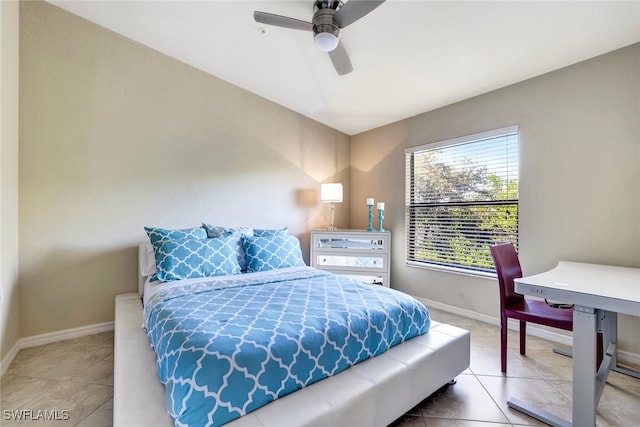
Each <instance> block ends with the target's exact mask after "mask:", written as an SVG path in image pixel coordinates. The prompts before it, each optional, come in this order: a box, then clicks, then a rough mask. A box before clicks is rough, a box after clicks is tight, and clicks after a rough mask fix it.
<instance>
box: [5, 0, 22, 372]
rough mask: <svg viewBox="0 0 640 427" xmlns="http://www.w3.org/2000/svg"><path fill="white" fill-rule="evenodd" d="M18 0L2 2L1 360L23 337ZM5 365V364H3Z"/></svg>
mask: <svg viewBox="0 0 640 427" xmlns="http://www.w3.org/2000/svg"><path fill="white" fill-rule="evenodd" d="M18 28H19V15H18V2H6V1H2V2H0V43H1V45H0V93H2V104H0V132H1V135H0V194H1V197H0V242H2V243H1V247H0V294H1V298H2V300H1V301H0V360H5V357H6V356H7V354H8V353H9V352H10V351H11V349H12V347H13V346H14V344H15V343H16V342H17V340H18V338H19V337H20V331H19V318H18V316H19V314H18V313H19V302H20V301H19V292H18V47H19V41H18ZM3 368H4V364H3Z"/></svg>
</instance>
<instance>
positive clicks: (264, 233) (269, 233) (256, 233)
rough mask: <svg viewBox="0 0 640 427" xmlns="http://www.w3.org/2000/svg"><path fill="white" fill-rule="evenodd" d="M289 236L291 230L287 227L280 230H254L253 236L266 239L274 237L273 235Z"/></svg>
mask: <svg viewBox="0 0 640 427" xmlns="http://www.w3.org/2000/svg"><path fill="white" fill-rule="evenodd" d="M276 234H279V235H287V234H289V229H288V228H287V227H284V228H278V229H275V230H262V229H260V228H254V229H253V235H254V236H256V237H265V236H273V235H276Z"/></svg>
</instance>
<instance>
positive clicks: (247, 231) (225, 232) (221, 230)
mask: <svg viewBox="0 0 640 427" xmlns="http://www.w3.org/2000/svg"><path fill="white" fill-rule="evenodd" d="M202 227H203V228H204V229H205V230H207V236H209V238H210V239H211V238H215V237H223V236H232V237H233V238H234V239H236V243H235V245H236V248H235V251H236V255H237V257H238V264H240V270H241V271H242V272H245V271H247V261H246V260H245V257H244V248H243V247H242V236H253V228H250V227H238V228H227V227H221V226H219V225H215V226H214V225H209V224H205V223H204V222H203V223H202Z"/></svg>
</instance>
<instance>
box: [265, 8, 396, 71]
mask: <svg viewBox="0 0 640 427" xmlns="http://www.w3.org/2000/svg"><path fill="white" fill-rule="evenodd" d="M384 1H385V0H376V1H373V0H349V1H347V2H345V3H343V2H342V1H339V0H316V1H314V5H313V10H314V13H313V18H312V20H311V22H306V21H301V20H299V19H295V18H290V17H287V16H282V15H274V14H272V13H266V12H259V11H254V12H253V19H255V21H256V22H258V23H260V24H267V25H276V26H278V27H285V28H291V29H294V30H303V31H313V37H314V39H315V42H316V46H317V47H318V49H320V50H322V51H324V52H328V53H329V57H330V58H331V62H333V66H334V67H335V69H336V71H337V72H338V74H339V75H341V76H342V75H344V74H348V73H350V72H352V71H353V66H352V65H351V61H350V60H349V55H347V51H346V50H345V48H344V46H343V45H342V43H341V42H340V30H342V29H343V28H345V27H347V26H348V25H351V24H353V23H354V22H356V21H357V20H359V19H360V18H362V17H363V16H365V15H366V14H368V13H369V12H371V11H372V10H373V9H375V8H376V7H378V6H380V5H381V4H382V3H384Z"/></svg>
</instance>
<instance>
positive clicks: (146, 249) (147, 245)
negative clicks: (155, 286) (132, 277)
mask: <svg viewBox="0 0 640 427" xmlns="http://www.w3.org/2000/svg"><path fill="white" fill-rule="evenodd" d="M155 272H156V259H155V257H154V255H153V246H151V242H149V241H146V242H143V243H140V244H139V245H138V294H139V295H140V296H142V295H143V294H144V283H145V281H146V280H147V277H149V276H151V275H153V274H155Z"/></svg>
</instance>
